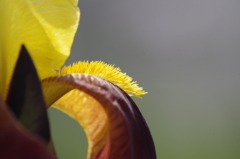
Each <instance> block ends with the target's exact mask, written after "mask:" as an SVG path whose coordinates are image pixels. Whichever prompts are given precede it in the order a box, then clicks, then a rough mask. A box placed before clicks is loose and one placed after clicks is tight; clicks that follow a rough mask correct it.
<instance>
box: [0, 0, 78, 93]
mask: <svg viewBox="0 0 240 159" xmlns="http://www.w3.org/2000/svg"><path fill="white" fill-rule="evenodd" d="M77 2H78V1H77V0H1V1H0V19H1V25H0V59H1V61H0V69H1V70H0V72H1V81H0V84H1V86H3V85H2V84H6V83H8V82H9V80H10V78H11V75H12V71H13V68H14V65H15V63H16V59H17V56H18V53H19V50H20V46H21V45H22V44H25V46H26V47H27V48H28V50H29V52H30V53H31V57H32V58H33V61H34V63H35V66H36V68H37V71H38V73H39V76H40V78H45V77H48V76H50V75H51V74H52V73H53V72H52V71H53V69H59V68H60V67H61V66H62V65H63V63H64V62H65V60H66V59H67V57H68V56H69V54H70V48H71V45H72V42H73V38H74V35H75V32H76V29H77V27H78V22H79V16H80V13H79V9H78V7H77ZM4 62H5V63H4ZM6 67H7V68H6ZM5 70H6V71H5ZM4 71H5V73H4V74H2V72H4ZM4 77H6V78H4ZM4 86H5V88H6V85H4ZM5 88H4V89H2V90H0V91H1V92H0V93H1V94H3V91H4V90H5Z"/></svg>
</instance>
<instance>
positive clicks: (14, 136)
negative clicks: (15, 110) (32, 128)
mask: <svg viewBox="0 0 240 159" xmlns="http://www.w3.org/2000/svg"><path fill="white" fill-rule="evenodd" d="M0 158H1V159H51V158H52V157H51V155H50V154H49V152H48V150H47V148H46V143H45V142H44V141H43V140H42V139H40V138H39V137H38V136H36V135H34V134H31V133H30V132H27V131H25V130H24V129H23V128H22V127H21V126H20V125H19V123H18V121H17V120H16V119H15V117H14V115H13V114H12V113H11V111H10V110H9V108H8V107H7V106H6V104H5V103H4V101H3V100H2V98H1V97H0Z"/></svg>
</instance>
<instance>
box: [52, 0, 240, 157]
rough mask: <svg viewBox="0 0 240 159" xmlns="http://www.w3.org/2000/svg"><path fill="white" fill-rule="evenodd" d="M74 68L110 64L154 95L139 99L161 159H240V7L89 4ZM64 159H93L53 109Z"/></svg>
mask: <svg viewBox="0 0 240 159" xmlns="http://www.w3.org/2000/svg"><path fill="white" fill-rule="evenodd" d="M79 6H80V8H81V13H82V14H81V24H80V26H79V29H78V32H77V35H76V39H75V42H74V44H73V49H72V54H71V56H70V58H69V59H68V61H67V64H70V63H72V62H74V61H78V60H103V61H105V62H107V63H111V64H115V65H116V66H118V67H121V69H122V70H123V72H127V73H128V74H129V75H130V76H132V77H133V78H134V79H135V80H137V81H138V83H139V84H140V86H142V87H144V89H145V90H146V91H148V92H149V94H147V95H145V96H143V99H137V98H134V100H135V102H136V103H137V105H138V106H139V108H140V110H141V111H142V113H143V115H144V117H145V118H146V120H147V122H148V124H149V127H150V129H151V132H152V135H153V138H154V141H155V144H156V150H157V155H158V158H159V159H215V158H216V159H239V158H240V122H239V121H240V115H239V114H240V52H239V51H240V31H239V29H240V1H239V0H201V1H199V0H148V1H146V0H121V1H119V0H81V1H80V3H79ZM49 115H50V119H51V128H52V135H53V139H54V142H55V146H56V150H57V153H58V157H59V159H66V158H71V159H78V158H85V155H86V151H87V141H86V137H85V134H84V133H83V130H82V128H81V127H79V126H78V124H77V123H76V122H75V121H74V120H72V119H71V118H70V117H68V116H67V115H65V114H63V113H62V112H59V111H58V110H55V109H53V108H51V109H49Z"/></svg>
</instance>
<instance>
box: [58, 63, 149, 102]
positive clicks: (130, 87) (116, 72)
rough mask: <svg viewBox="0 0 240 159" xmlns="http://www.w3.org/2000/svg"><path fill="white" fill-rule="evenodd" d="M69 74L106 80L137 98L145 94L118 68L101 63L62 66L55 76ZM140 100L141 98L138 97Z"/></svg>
mask: <svg viewBox="0 0 240 159" xmlns="http://www.w3.org/2000/svg"><path fill="white" fill-rule="evenodd" d="M71 73H86V74H91V75H94V76H97V77H99V78H102V79H105V80H108V81H110V82H112V83H113V84H115V85H117V86H118V87H120V88H121V89H123V90H124V91H125V92H126V93H127V94H129V95H133V96H136V97H139V95H144V94H147V92H145V91H144V90H143V89H142V87H139V86H138V84H137V83H136V81H132V78H131V77H130V76H128V75H127V74H126V73H123V72H121V69H120V68H119V67H114V65H110V64H106V63H104V62H103V61H91V62H88V61H83V62H82V61H79V62H76V63H73V64H71V65H69V66H64V67H63V68H62V69H61V70H60V71H58V72H56V75H64V74H71ZM139 98H141V97H139Z"/></svg>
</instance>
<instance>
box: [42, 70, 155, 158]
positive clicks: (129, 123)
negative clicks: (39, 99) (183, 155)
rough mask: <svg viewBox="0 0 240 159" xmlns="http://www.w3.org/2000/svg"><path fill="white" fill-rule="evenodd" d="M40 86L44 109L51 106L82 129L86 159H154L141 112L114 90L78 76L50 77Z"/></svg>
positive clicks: (104, 84) (88, 77)
mask: <svg viewBox="0 0 240 159" xmlns="http://www.w3.org/2000/svg"><path fill="white" fill-rule="evenodd" d="M42 85H43V92H44V95H45V100H46V102H47V105H52V104H53V103H54V104H53V105H54V107H56V108H58V109H60V110H62V111H64V112H65V113H67V114H68V115H70V116H72V117H73V118H75V119H76V120H77V121H78V122H79V123H80V124H81V125H82V126H83V128H84V130H85V132H86V135H87V138H88V143H89V147H88V158H89V159H101V158H104V159H107V158H109V159H112V158H114V159H123V158H126V159H155V158H156V153H155V147H154V143H153V140H152V136H151V133H150V131H149V129H148V126H147V124H146V122H145V120H144V118H143V116H142V114H141V112H140V111H139V109H138V108H137V106H136V105H135V103H134V102H133V101H132V99H131V98H130V97H129V96H128V95H127V94H126V93H125V92H123V91H122V90H121V89H120V88H118V87H117V86H115V85H113V84H112V83H110V82H108V81H106V80H103V79H101V78H98V77H95V76H92V75H88V74H78V73H76V74H68V75H60V76H55V77H50V78H47V79H44V80H43V81H42ZM61 86H62V88H63V89H61ZM73 88H75V89H73ZM71 89H73V90H72V91H70V92H69V93H67V94H66V95H64V94H65V93H66V92H68V91H69V90H71ZM52 95H53V96H52ZM62 95H64V96H63V97H62V98H60V97H61V96H62ZM59 98H60V99H59ZM57 99H59V100H58V101H57Z"/></svg>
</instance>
